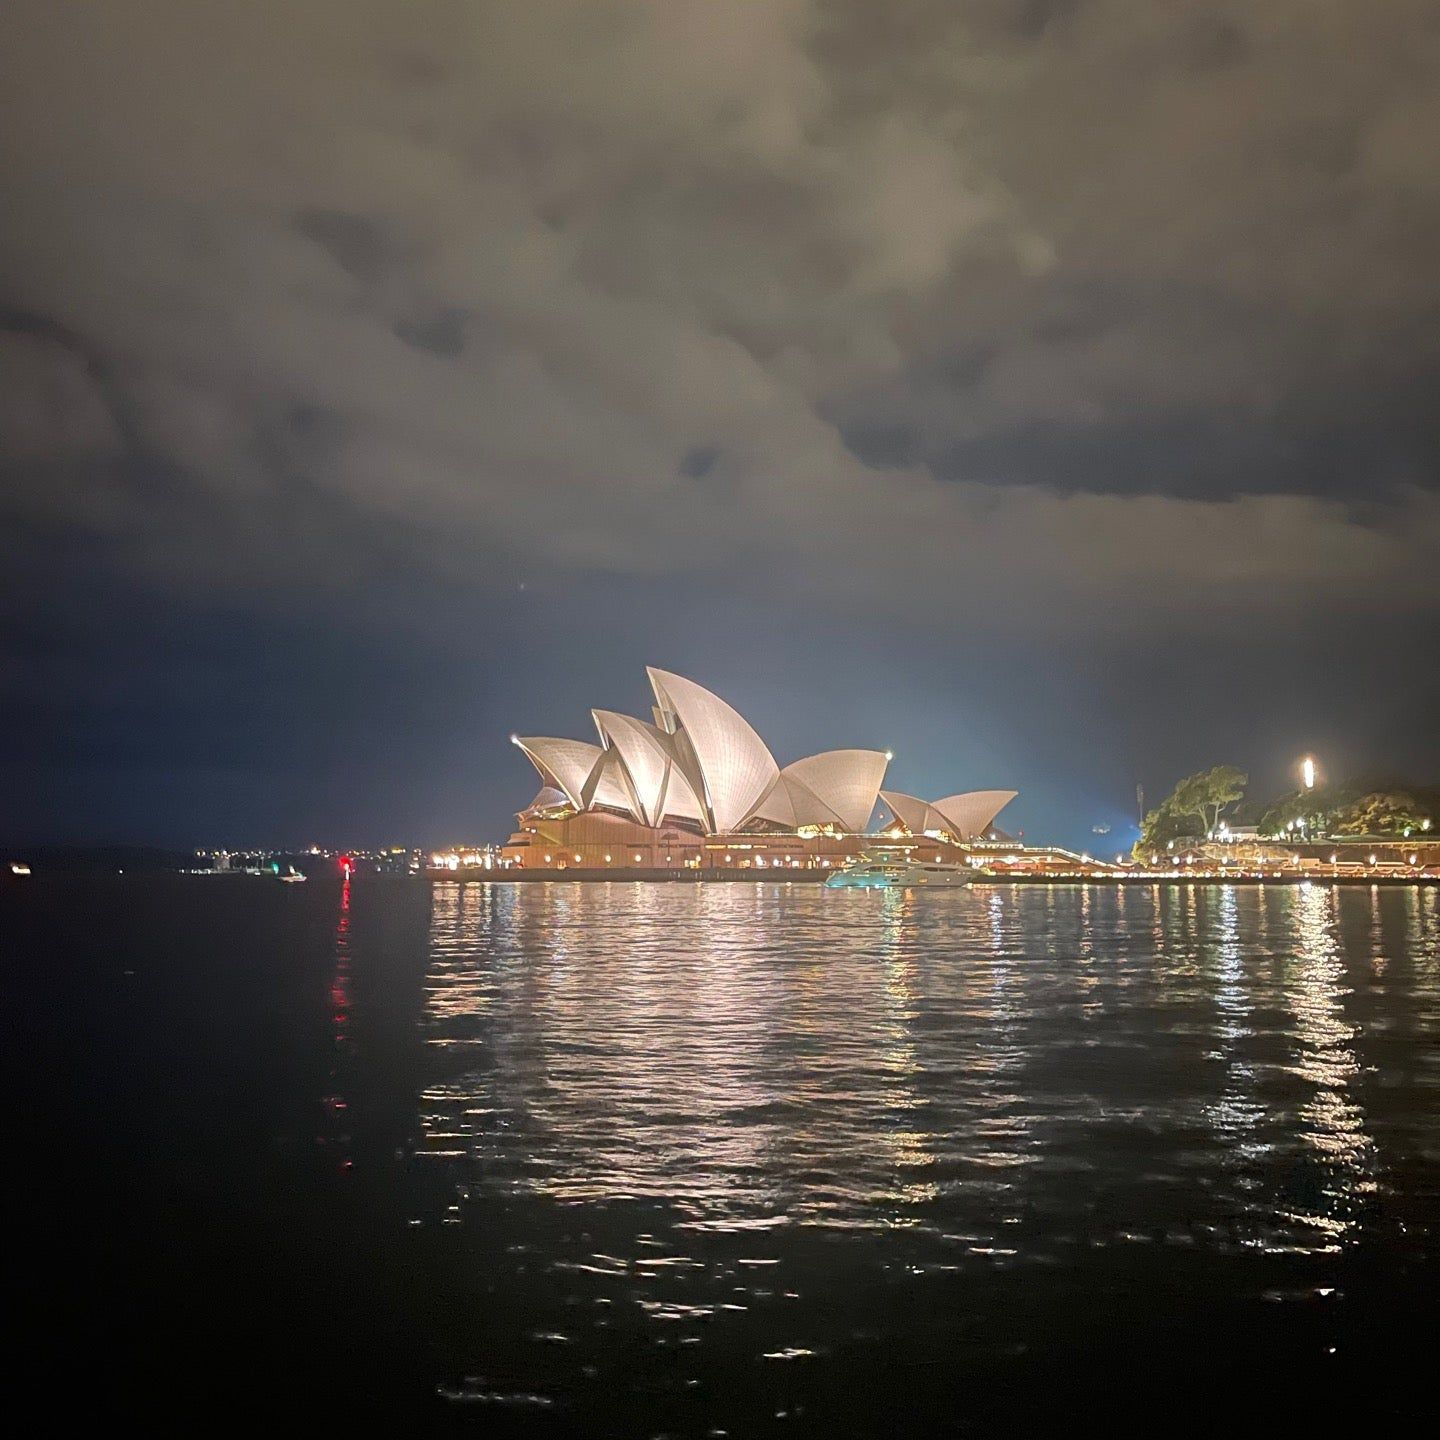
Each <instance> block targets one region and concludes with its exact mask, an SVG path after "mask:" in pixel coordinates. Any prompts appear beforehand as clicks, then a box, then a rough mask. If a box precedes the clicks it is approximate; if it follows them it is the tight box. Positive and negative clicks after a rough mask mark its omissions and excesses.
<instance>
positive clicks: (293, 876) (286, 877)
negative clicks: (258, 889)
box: [275, 866, 308, 885]
mask: <svg viewBox="0 0 1440 1440" xmlns="http://www.w3.org/2000/svg"><path fill="white" fill-rule="evenodd" d="M275 878H276V879H277V880H278V881H279V882H280V883H281V884H282V885H303V884H304V883H305V880H306V879H307V878H308V877H307V876H304V875H302V874H301V873H300V872H299V871H298V870H296V869H295V868H294V867H293V866H292V867H291V868H290V869H289V870H277V871H276V872H275Z"/></svg>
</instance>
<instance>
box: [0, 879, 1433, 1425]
mask: <svg viewBox="0 0 1440 1440" xmlns="http://www.w3.org/2000/svg"><path fill="white" fill-rule="evenodd" d="M0 961H3V971H0V975H3V985H4V1015H5V1025H6V1036H5V1044H4V1064H5V1072H4V1083H5V1091H4V1093H5V1095H6V1097H7V1098H8V1100H9V1106H10V1115H9V1122H10V1123H9V1126H8V1129H9V1131H10V1135H9V1140H8V1143H7V1158H8V1160H9V1164H8V1166H7V1181H6V1186H5V1191H6V1196H7V1201H8V1208H9V1209H10V1211H11V1216H10V1219H9V1221H8V1223H7V1226H6V1232H5V1235H6V1241H7V1243H6V1251H7V1255H6V1262H5V1263H6V1268H7V1270H8V1271H9V1272H10V1274H9V1277H8V1284H7V1286H6V1293H7V1296H8V1298H9V1304H8V1306H7V1309H9V1311H10V1312H11V1314H12V1316H14V1317H16V1318H17V1319H18V1322H19V1323H18V1326H17V1327H16V1329H15V1330H14V1331H13V1332H12V1333H13V1334H16V1335H18V1336H19V1337H21V1338H20V1340H19V1343H18V1345H17V1344H16V1343H15V1342H14V1341H12V1344H11V1347H10V1348H11V1357H10V1358H11V1360H12V1362H15V1370H14V1372H13V1374H12V1378H11V1380H10V1383H9V1387H8V1388H9V1399H10V1402H11V1405H12V1407H17V1406H19V1405H21V1404H22V1402H24V1401H26V1400H28V1399H30V1398H32V1397H34V1398H39V1399H40V1400H41V1401H42V1403H43V1404H44V1406H45V1407H46V1409H47V1412H49V1413H50V1414H51V1415H52V1416H55V1417H65V1416H67V1415H68V1416H69V1417H71V1418H78V1417H80V1416H82V1415H87V1416H88V1415H99V1416H110V1417H118V1416H139V1417H142V1418H144V1419H146V1420H156V1419H160V1418H162V1417H166V1418H173V1417H179V1418H181V1419H182V1420H183V1421H184V1422H185V1423H186V1424H187V1425H188V1426H190V1427H193V1428H194V1429H196V1430H197V1431H199V1432H200V1433H208V1432H213V1431H216V1430H220V1429H224V1428H226V1427H227V1426H228V1424H229V1423H230V1422H232V1421H236V1420H243V1421H245V1422H246V1423H247V1424H250V1425H252V1426H253V1425H254V1424H255V1423H256V1422H257V1421H258V1422H259V1423H267V1424H281V1423H283V1421H284V1420H285V1419H287V1418H288V1417H291V1416H293V1415H296V1414H297V1413H303V1415H304V1416H305V1417H307V1418H311V1417H313V1418H315V1419H318V1420H322V1421H333V1422H336V1423H344V1424H345V1425H346V1427H347V1428H348V1429H351V1430H355V1429H360V1430H367V1429H369V1428H372V1427H374V1428H379V1427H380V1426H381V1425H382V1424H383V1425H387V1426H388V1425H391V1424H394V1425H404V1426H405V1427H406V1428H407V1430H408V1431H409V1432H410V1433H417V1432H418V1433H432V1432H436V1431H440V1432H445V1433H449V1432H456V1433H460V1432H464V1433H475V1434H484V1435H499V1436H509V1435H537V1436H549V1435H570V1434H583V1435H617V1436H656V1435H674V1436H688V1435H694V1436H705V1435H719V1434H722V1433H723V1434H727V1435H731V1436H753V1435H778V1436H785V1435H805V1436H843V1435H907V1434H922V1435H923V1434H962V1435H964V1434H969V1435H983V1436H988V1435H1028V1434H1053V1433H1071V1432H1074V1433H1083V1432H1084V1431H1085V1430H1087V1429H1089V1428H1091V1427H1092V1426H1095V1425H1103V1426H1105V1427H1107V1428H1108V1429H1109V1431H1110V1432H1111V1433H1125V1434H1130V1433H1137V1434H1138V1433H1147V1434H1148V1433H1155V1432H1160V1433H1169V1434H1174V1433H1177V1432H1181V1433H1187V1434H1189V1433H1201V1434H1226V1435H1229V1434H1232V1433H1235V1432H1236V1431H1239V1432H1241V1433H1244V1431H1245V1430H1246V1429H1248V1427H1249V1425H1250V1424H1251V1423H1252V1422H1254V1421H1255V1420H1257V1419H1260V1418H1264V1419H1267V1420H1270V1421H1272V1422H1279V1423H1281V1424H1283V1425H1284V1426H1285V1427H1287V1429H1288V1428H1289V1427H1293V1426H1299V1425H1302V1424H1304V1425H1315V1426H1319V1425H1324V1426H1326V1427H1327V1428H1330V1429H1333V1428H1334V1427H1335V1425H1336V1424H1337V1423H1339V1422H1341V1421H1343V1422H1345V1423H1346V1424H1361V1423H1364V1424H1370V1425H1375V1424H1380V1423H1393V1422H1394V1421H1396V1420H1401V1421H1403V1422H1404V1425H1405V1428H1404V1430H1403V1431H1401V1432H1399V1433H1406V1434H1408V1433H1411V1432H1412V1431H1417V1432H1418V1430H1419V1427H1420V1425H1421V1423H1422V1422H1424V1421H1426V1420H1428V1419H1430V1418H1432V1417H1433V1413H1434V1411H1435V1400H1436V1395H1435V1388H1436V1371H1437V1363H1436V1355H1437V1340H1440V1326H1437V1324H1436V1319H1437V1314H1440V1308H1437V1307H1440V1231H1437V1224H1440V1106H1437V1102H1440V895H1437V892H1436V891H1435V890H1433V889H1430V890H1420V889H1384V890H1380V889H1376V890H1370V889H1363V888H1351V889H1340V890H1334V889H1330V888H1326V887H1320V886H1316V887H1290V886H1285V887H1270V888H1266V887H1237V888H1214V889H1201V888H1186V887H1180V886H1157V887H1155V888H1154V889H1136V888H1130V889H1108V888H1089V887H1081V886H1075V887H1065V888H1051V887H1015V888H1005V887H995V888H986V887H978V886H977V887H976V888H974V889H971V890H969V891H964V892H943V893H933V894H917V895H901V894H893V893H890V894H887V893H878V892H849V893H840V894H837V893H833V892H825V891H823V890H820V889H816V888H813V887H798V886H797V887H794V888H790V887H786V886H783V885H772V884H760V885H754V886H749V885H716V886H693V887H692V886H666V885H627V884H594V885H582V884H568V885H567V884H556V885H525V886H509V887H507V886H486V885H480V884H471V885H465V886H460V885H451V884H442V885H437V886H435V887H434V889H433V891H432V890H431V888H430V887H429V886H428V885H427V884H423V883H418V882H410V881H399V880H394V881H387V880H364V879H359V880H356V881H355V882H353V884H352V886H351V887H350V888H349V889H342V887H341V886H340V884H339V883H338V882H335V883H330V882H312V883H310V884H308V885H304V886H281V885H277V884H273V883H270V882H267V881H262V880H247V879H242V878H234V879H219V878H211V879H201V878H187V877H156V878H150V879H129V878H122V877H116V878H114V879H108V880H101V881H94V880H88V881H84V882H78V881H64V880H54V881H47V880H45V879H44V878H43V877H37V878H36V879H35V880H34V881H33V883H29V884H26V885H24V886H18V885H17V886H12V887H11V888H9V889H8V890H6V891H4V892H3V893H0ZM1276 1433H1281V1432H1279V1431H1277V1432H1276ZM1390 1433H1396V1432H1394V1431H1393V1430H1392V1431H1391V1432H1390Z"/></svg>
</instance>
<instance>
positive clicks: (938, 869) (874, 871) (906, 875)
mask: <svg viewBox="0 0 1440 1440" xmlns="http://www.w3.org/2000/svg"><path fill="white" fill-rule="evenodd" d="M972 874H973V872H972V870H971V869H970V867H969V866H968V865H944V864H941V863H939V862H936V863H934V864H924V863H922V862H920V861H918V860H896V859H892V858H888V857H877V856H874V855H862V856H861V857H860V858H859V859H858V860H852V861H851V862H850V864H848V865H846V866H844V867H843V868H842V869H839V870H836V871H835V872H834V873H833V874H830V875H827V876H826V877H825V888H826V889H827V890H910V889H915V888H919V887H920V886H926V887H928V888H951V889H954V888H958V887H960V886H964V885H968V884H969V883H970V880H971V876H972Z"/></svg>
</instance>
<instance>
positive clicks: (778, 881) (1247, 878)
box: [425, 869, 1440, 889]
mask: <svg viewBox="0 0 1440 1440" xmlns="http://www.w3.org/2000/svg"><path fill="white" fill-rule="evenodd" d="M832 873H833V872H832V871H828V870H795V871H791V872H788V873H780V874H775V875H757V874H756V873H755V871H753V870H631V869H625V870H620V871H616V870H580V869H567V870H474V871H470V872H468V873H465V872H460V871H448V872H446V873H445V874H431V875H427V876H426V877H425V878H427V879H429V880H430V881H431V882H432V883H433V884H436V885H470V884H477V883H478V884H491V885H535V884H545V883H554V884H563V883H568V884H611V885H632V884H662V885H709V884H728V885H734V884H745V883H747V882H748V883H749V884H752V885H822V884H824V882H825V877H826V876H827V875H829V874H832ZM971 883H972V885H1119V886H1126V885H1128V886H1134V885H1185V886H1191V885H1344V886H1350V887H1355V886H1362V887H1364V886H1372V885H1382V886H1387V887H1391V888H1394V887H1404V886H1409V885H1414V886H1422V887H1423V886H1431V887H1433V886H1436V885H1440V875H1155V874H1145V875H982V874H977V875H976V876H975V877H974V879H973V881H972V882H971ZM917 888H922V889H923V888H924V887H923V886H922V887H917Z"/></svg>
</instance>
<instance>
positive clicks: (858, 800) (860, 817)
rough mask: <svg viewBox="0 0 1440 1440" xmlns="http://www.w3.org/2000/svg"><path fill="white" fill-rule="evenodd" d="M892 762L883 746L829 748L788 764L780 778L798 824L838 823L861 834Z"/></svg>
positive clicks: (868, 820) (868, 821) (850, 830)
mask: <svg viewBox="0 0 1440 1440" xmlns="http://www.w3.org/2000/svg"><path fill="white" fill-rule="evenodd" d="M888 763H889V762H888V761H887V760H886V758H885V754H884V752H883V751H881V750H826V751H824V752H822V753H821V754H819V755H807V756H806V757H805V758H804V759H803V760H796V761H794V762H792V763H791V764H789V765H787V766H786V767H785V768H784V769H783V770H782V771H781V772H780V778H781V781H782V782H783V784H784V786H785V788H786V790H787V791H788V793H789V798H790V803H791V806H792V808H793V810H794V815H795V820H794V823H795V824H796V825H838V826H839V827H840V828H841V829H842V830H844V831H845V832H846V833H847V834H850V835H858V834H860V832H861V831H863V830H864V829H865V827H866V826H867V825H868V824H869V823H870V816H871V814H872V812H873V811H874V809H875V797H876V796H877V795H878V794H879V793H880V782H881V781H882V780H883V779H884V778H885V766H886V765H887V764H888Z"/></svg>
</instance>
